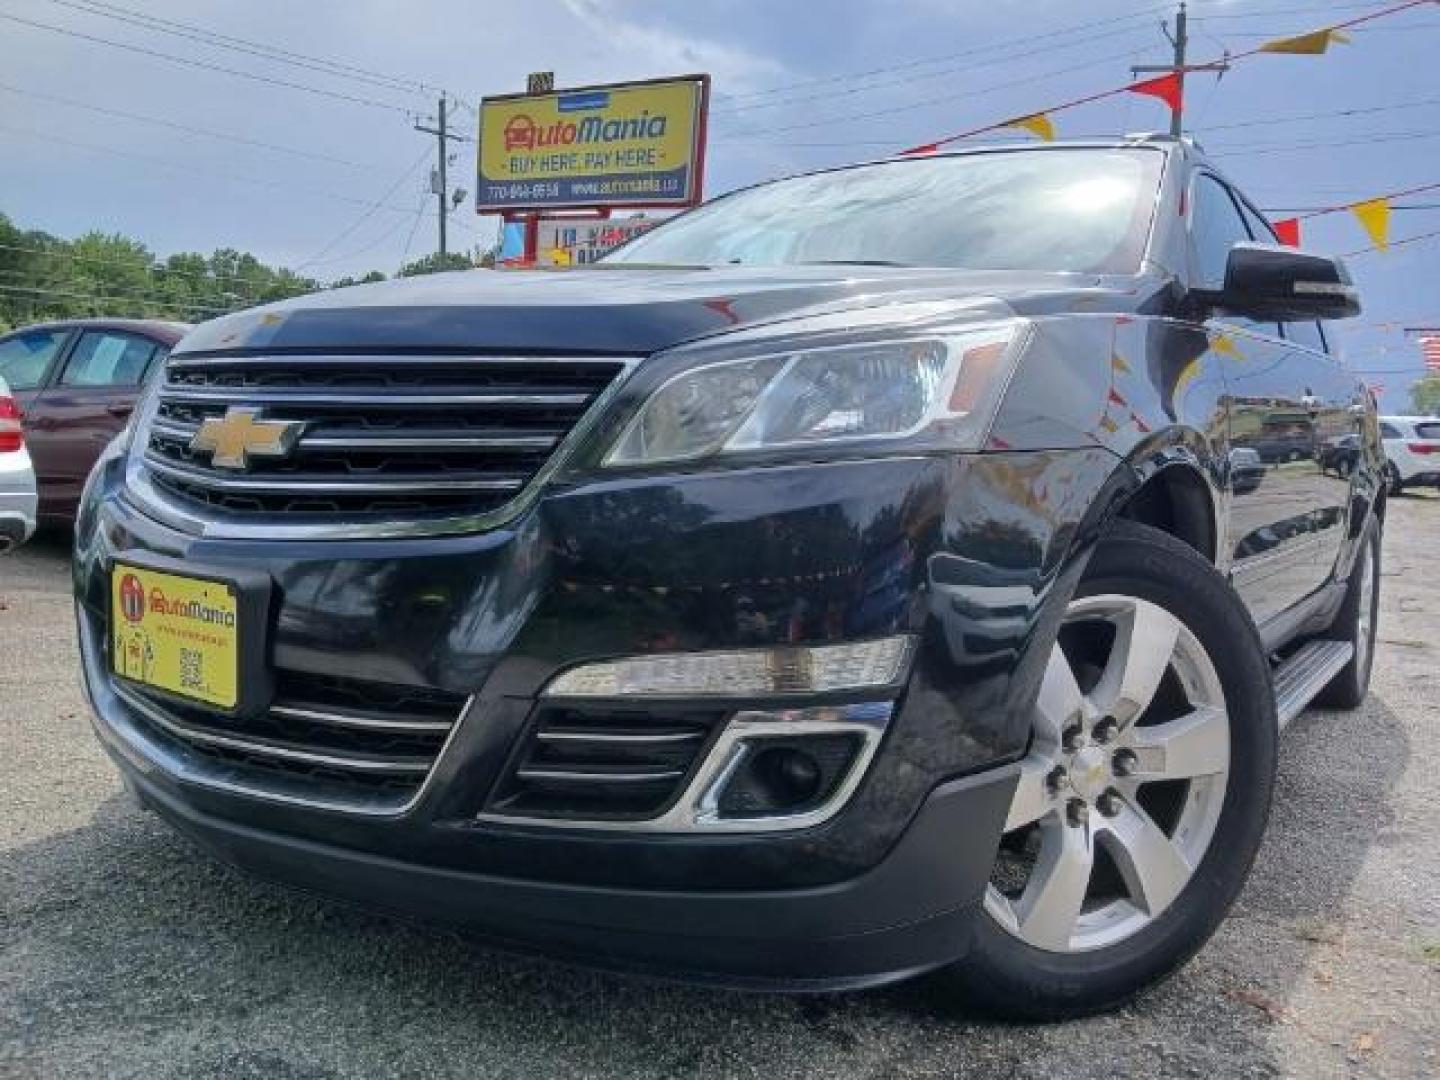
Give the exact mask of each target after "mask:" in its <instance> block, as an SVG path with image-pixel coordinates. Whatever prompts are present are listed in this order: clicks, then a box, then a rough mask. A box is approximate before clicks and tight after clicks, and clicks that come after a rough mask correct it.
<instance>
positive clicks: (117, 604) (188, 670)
mask: <svg viewBox="0 0 1440 1080" xmlns="http://www.w3.org/2000/svg"><path fill="white" fill-rule="evenodd" d="M239 608H240V605H239V600H238V598H237V596H236V592H235V586H234V585H231V584H227V583H225V582H221V581H205V580H202V579H200V578H191V577H185V576H183V575H180V574H168V573H164V572H163V571H159V570H147V569H144V568H143V567H139V566H130V565H127V564H125V563H116V564H115V567H114V569H113V571H112V572H111V576H110V626H111V663H112V666H113V667H114V671H115V674H116V675H119V676H120V677H122V678H125V679H130V680H132V681H134V682H137V683H142V684H144V685H146V686H153V687H155V688H156V689H158V690H164V691H167V692H168V693H171V694H178V695H180V696H181V697H186V698H191V699H193V700H195V701H201V702H204V703H205V704H207V705H213V706H216V707H218V708H221V709H233V708H235V706H236V702H237V700H238V693H239V691H238V684H239V670H240V625H239V624H240V619H239Z"/></svg>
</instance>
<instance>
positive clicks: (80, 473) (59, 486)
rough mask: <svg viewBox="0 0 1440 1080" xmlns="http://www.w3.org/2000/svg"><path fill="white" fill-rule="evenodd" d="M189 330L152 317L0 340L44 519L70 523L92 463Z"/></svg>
mask: <svg viewBox="0 0 1440 1080" xmlns="http://www.w3.org/2000/svg"><path fill="white" fill-rule="evenodd" d="M189 329H190V327H189V325H188V324H186V323H175V322H160V321H156V320H148V319H67V320H65V321H64V322H50V323H40V324H37V325H35V326H27V327H25V328H23V329H21V330H14V331H12V332H10V333H8V334H6V335H4V336H3V337H0V379H3V380H4V381H5V382H7V383H9V384H10V389H11V390H12V391H13V392H14V396H15V400H16V402H17V403H18V404H19V406H20V409H21V410H22V413H23V417H22V423H23V425H24V428H25V442H26V444H27V445H28V446H29V447H30V456H31V458H32V459H33V461H34V465H35V480H36V484H37V487H38V489H39V494H40V506H39V511H38V516H39V518H40V519H41V520H42V521H63V522H68V521H71V520H73V518H74V516H75V507H76V504H77V503H78V502H79V500H80V489H81V488H82V487H84V485H85V478H86V477H87V476H88V475H89V474H90V468H91V466H92V465H94V464H95V459H96V458H97V457H99V455H100V451H101V450H103V449H104V448H105V444H106V443H108V442H109V441H110V440H111V439H112V438H114V437H115V435H116V434H117V433H118V432H119V431H120V429H121V428H122V427H124V425H125V421H126V419H127V418H128V417H129V416H130V413H131V411H132V410H133V409H134V407H135V401H136V399H137V398H138V397H139V396H140V390H141V387H143V386H144V384H145V381H146V379H148V378H149V376H150V375H151V373H152V372H154V371H157V370H158V369H159V368H160V365H161V364H162V363H163V361H164V359H165V357H166V356H168V355H169V354H170V349H171V347H172V346H173V345H174V344H175V343H176V342H177V341H179V340H180V339H181V338H182V337H184V336H185V333H186V331H188V330H189Z"/></svg>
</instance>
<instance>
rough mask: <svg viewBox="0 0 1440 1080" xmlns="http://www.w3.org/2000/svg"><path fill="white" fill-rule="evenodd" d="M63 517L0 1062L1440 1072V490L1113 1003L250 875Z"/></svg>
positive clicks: (702, 1071)
mask: <svg viewBox="0 0 1440 1080" xmlns="http://www.w3.org/2000/svg"><path fill="white" fill-rule="evenodd" d="M67 584H68V579H67V567H66V549H65V542H64V541H63V540H62V539H57V538H54V537H50V538H41V539H40V540H37V541H35V542H32V544H31V545H30V546H28V547H26V548H24V549H22V550H20V551H18V552H16V553H14V554H12V555H9V556H5V557H3V558H0V1077H7V1078H8V1077H64V1078H67V1080H68V1078H72V1077H76V1078H79V1077H145V1078H147V1080H149V1078H157V1080H160V1078H172V1077H175V1078H178V1077H207V1078H208V1077H227V1078H228V1077H236V1078H240V1077H245V1078H250V1077H254V1078H264V1080H301V1078H304V1080H322V1078H324V1080H329V1078H339V1077H365V1078H369V1077H388V1076H406V1077H409V1076H414V1077H431V1076H435V1077H445V1076H455V1077H465V1078H467V1080H479V1078H486V1077H546V1078H548V1077H590V1076H594V1077H622V1076H624V1077H628V1076H639V1077H676V1076H683V1077H689V1076H726V1077H730V1076H738V1077H763V1078H767V1080H770V1078H781V1077H802V1076H804V1077H810V1076H816V1077H820V1076H823V1077H876V1078H879V1077H919V1076H987V1077H988V1076H1003V1077H1047V1078H1060V1077H1092V1076H1094V1077H1101V1076H1141V1075H1144V1076H1199V1077H1207V1078H1220V1077H1225V1078H1229V1077H1248V1076H1282V1075H1283V1076H1295V1077H1307V1078H1309V1077H1329V1076H1352V1075H1353V1076H1396V1077H1411V1076H1415V1077H1421V1076H1425V1077H1434V1076H1440V843H1437V841H1436V830H1437V827H1440V812H1437V808H1440V752H1437V743H1440V713H1437V710H1436V709H1435V704H1436V702H1437V701H1440V496H1437V495H1436V494H1435V493H1425V494H1420V495H1407V496H1405V497H1402V498H1399V499H1396V500H1395V501H1394V502H1393V503H1392V507H1391V514H1390V522H1389V529H1388V532H1387V537H1386V543H1385V565H1384V572H1383V579H1382V589H1383V593H1382V596H1383V611H1382V617H1381V622H1380V637H1381V642H1380V646H1379V653H1378V659H1377V666H1376V671H1375V682H1374V687H1373V691H1372V693H1371V696H1370V699H1369V701H1367V702H1366V704H1365V705H1364V706H1363V707H1362V708H1361V709H1360V710H1358V711H1356V712H1351V713H1338V712H1325V711H1311V712H1308V713H1306V714H1305V715H1304V716H1302V717H1301V718H1300V719H1299V720H1297V721H1296V722H1295V724H1294V725H1292V727H1291V728H1290V729H1289V730H1288V731H1287V732H1286V735H1285V739H1284V747H1283V751H1284V752H1283V759H1282V764H1281V773H1280V779H1279V787H1278V790H1277V795H1276V807H1275V812H1274V816H1273V819H1272V821H1271V825H1270V832H1269V837H1268V840H1267V842H1266V845H1265V848H1264V850H1263V851H1262V852H1261V855H1260V859H1259V862H1258V864H1257V866H1256V869H1255V872H1254V875H1253V877H1252V879H1251V881H1250V884H1249V886H1248V887H1247V888H1246V890H1245V893H1244V895H1243V896H1242V898H1241V900H1240V903H1239V905H1238V907H1237V909H1236V910H1235V912H1233V913H1232V915H1231V917H1230V919H1229V920H1228V921H1227V922H1226V923H1225V925H1224V926H1223V927H1222V928H1221V930H1220V932H1219V934H1218V935H1217V936H1216V938H1215V939H1214V940H1213V941H1212V942H1211V943H1210V945H1209V947H1208V948H1207V949H1206V950H1205V951H1204V952H1203V953H1202V954H1201V955H1200V956H1199V957H1198V958H1197V959H1196V960H1195V961H1194V962H1192V963H1191V964H1190V965H1189V967H1187V968H1186V969H1185V970H1184V971H1183V972H1181V973H1180V975H1179V976H1178V977H1176V978H1175V979H1173V980H1171V981H1170V982H1168V983H1167V984H1166V985H1164V986H1163V987H1161V988H1160V989H1158V990H1156V991H1154V992H1152V993H1150V994H1148V995H1147V996H1145V997H1144V998H1142V999H1141V1000H1139V1001H1138V1002H1136V1003H1135V1004H1133V1005H1132V1006H1130V1007H1128V1008H1126V1009H1125V1010H1123V1011H1121V1012H1120V1013H1118V1014H1116V1015H1113V1016H1107V1017H1101V1018H1098V1019H1092V1020H1086V1021H1082V1022H1075V1023H1068V1024H1058V1025H1050V1026H1035V1027H1022V1026H1007V1025H1000V1024H994V1023H988V1022H984V1021H981V1020H977V1019H975V1018H973V1017H966V1016H963V1015H955V1014H953V1013H950V1012H947V1011H946V1009H945V1008H944V1007H943V1005H942V1004H941V1003H940V1002H938V1001H937V1000H935V998H934V997H933V995H931V994H930V993H929V992H928V991H927V989H926V988H925V987H924V986H923V985H920V986H906V987H899V988H892V989H889V990H883V991H875V992H870V993H863V994H850V995H844V996H838V997H824V998H815V997H811V998H796V997H774V996H763V995H753V994H738V993H725V992H717V991H713V990H699V989H690V988H684V987H676V986H671V985H665V984H657V983H653V982H648V981H644V980H640V979H634V978H622V977H617V976H613V975H605V974H596V973H592V972H586V971H578V970H575V969H573V968H569V967H565V966H561V965H558V964H553V963H548V962H544V961H540V960H533V959H524V958H515V957H511V956H507V955H503V954H501V953H497V952H494V951H491V950H489V949H486V948H484V947H481V946H479V945H475V944H472V943H469V942H466V941H464V940H461V939H459V938H457V937H455V936H453V935H451V934H448V933H440V932H435V931H432V930H428V929H425V928H423V927H416V926H412V925H409V924H406V923H402V922H397V921H394V920H392V919H389V918H385V917H380V916H375V915H371V914H367V913H364V912H360V911H356V910H352V909H349V908H346V907H341V906H338V905H336V904H332V903H329V902H325V901H322V900H318V899H312V898H310V897H308V896H305V895H301V894H297V893H294V892H290V891H287V890H285V889H283V888H280V887H278V886H273V885H269V884H266V883H262V882H257V881H253V880H251V879H249V878H246V877H244V876H242V875H241V874H239V873H237V872H235V871H232V870H230V869H228V868H226V867H223V866H221V865H219V864H217V863H215V862H214V861H212V860H211V859H210V858H208V857H207V856H205V855H202V854H201V853H200V852H199V851H197V850H196V849H194V848H192V847H191V846H190V845H189V844H188V843H187V842H186V841H184V840H183V839H181V838H180V837H179V836H177V835H176V834H174V833H172V832H171V831H170V830H169V829H168V828H166V827H165V826H163V825H161V824H160V822H159V821H158V820H156V819H155V818H154V817H152V816H151V815H150V814H148V813H146V812H144V811H142V810H140V809H138V808H137V807H136V806H135V805H134V804H133V802H132V801H131V800H130V799H129V797H128V796H126V795H125V794H124V791H123V789H122V787H121V785H120V782H119V779H118V777H117V775H116V773H115V770H114V769H113V768H112V767H111V765H110V763H109V761H108V760H107V759H106V757H105V756H104V754H103V753H102V752H101V751H100V748H99V746H98V745H97V744H96V742H95V740H94V739H93V737H92V736H91V733H90V730H89V721H88V719H87V709H86V706H85V703H84V700H83V697H82V694H81V691H80V689H79V685H78V673H77V665H76V655H75V643H74V631H73V625H72V616H71V610H70V601H69V597H68V594H67Z"/></svg>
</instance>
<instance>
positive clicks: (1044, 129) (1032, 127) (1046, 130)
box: [1000, 113, 1055, 142]
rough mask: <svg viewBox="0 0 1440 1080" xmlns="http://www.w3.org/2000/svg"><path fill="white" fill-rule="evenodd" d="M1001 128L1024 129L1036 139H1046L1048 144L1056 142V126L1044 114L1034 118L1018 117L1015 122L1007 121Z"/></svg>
mask: <svg viewBox="0 0 1440 1080" xmlns="http://www.w3.org/2000/svg"><path fill="white" fill-rule="evenodd" d="M1000 126H1001V127H1010V128H1024V129H1025V130H1026V131H1028V132H1030V134H1031V135H1034V136H1035V137H1036V138H1039V139H1044V140H1045V141H1046V142H1054V141H1055V124H1054V122H1053V121H1052V120H1051V119H1050V117H1048V116H1046V115H1045V114H1044V113H1035V114H1034V115H1032V116H1017V117H1016V118H1015V119H1014V120H1006V121H1005V123H1003V124H1001V125H1000Z"/></svg>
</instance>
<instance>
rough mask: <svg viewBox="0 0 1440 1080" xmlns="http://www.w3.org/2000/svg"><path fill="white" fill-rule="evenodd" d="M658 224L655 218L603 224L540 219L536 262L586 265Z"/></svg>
mask: <svg viewBox="0 0 1440 1080" xmlns="http://www.w3.org/2000/svg"><path fill="white" fill-rule="evenodd" d="M659 224H660V222H659V221H657V220H656V219H655V218H640V217H635V218H619V219H615V220H600V221H584V220H577V219H575V218H541V219H540V223H539V230H540V234H539V237H538V243H537V245H536V247H537V249H538V250H537V253H536V254H537V262H538V263H539V264H540V265H541V266H586V265H588V264H590V263H593V262H595V261H597V260H598V259H599V258H600V257H601V256H602V255H608V254H609V253H610V252H612V251H614V250H615V249H616V248H617V247H619V246H620V245H621V244H623V243H625V241H627V240H629V239H631V238H632V237H636V236H639V235H640V234H641V233H642V232H644V231H645V230H646V229H650V228H653V227H655V226H656V225H659Z"/></svg>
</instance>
